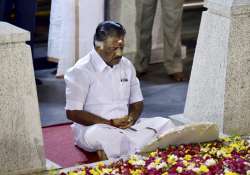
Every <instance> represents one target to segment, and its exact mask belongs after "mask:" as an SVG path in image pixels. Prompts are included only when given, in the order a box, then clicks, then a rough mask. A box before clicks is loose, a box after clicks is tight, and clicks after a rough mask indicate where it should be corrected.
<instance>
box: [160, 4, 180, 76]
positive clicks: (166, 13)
mask: <svg viewBox="0 0 250 175" xmlns="http://www.w3.org/2000/svg"><path fill="white" fill-rule="evenodd" d="M161 3H162V25H163V36H164V37H163V38H164V66H165V68H166V70H167V73H168V74H169V75H170V74H175V73H182V72H183V65H182V59H181V27H182V12H183V3H184V1H183V0H174V1H173V0H161Z"/></svg>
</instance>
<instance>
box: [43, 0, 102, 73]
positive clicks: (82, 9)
mask: <svg viewBox="0 0 250 175" xmlns="http://www.w3.org/2000/svg"><path fill="white" fill-rule="evenodd" d="M51 3H52V4H51V16H50V28H49V40H48V58H49V59H50V60H54V61H58V69H57V77H62V76H63V75H64V73H65V72H66V71H67V69H68V68H70V67H71V66H73V65H74V64H75V62H76V60H78V59H79V58H81V57H83V56H84V55H86V54H87V53H88V52H89V51H90V50H91V49H92V47H93V36H94V32H95V29H96V26H97V25H98V24H99V23H100V22H101V21H103V19H104V0H91V1H90V0H52V2H51ZM78 15H79V17H78ZM78 19H79V20H78ZM76 27H77V28H76ZM78 48H79V49H78ZM76 52H79V53H76ZM77 57H79V58H77Z"/></svg>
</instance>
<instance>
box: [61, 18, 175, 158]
mask: <svg viewBox="0 0 250 175" xmlns="http://www.w3.org/2000/svg"><path fill="white" fill-rule="evenodd" d="M125 33H126V31H125V29H124V28H123V26H122V25H121V24H119V23H116V22H114V21H104V22H102V23H100V24H99V25H98V26H97V28H96V32H95V35H94V49H93V50H92V51H90V52H89V54H87V55H86V56H85V57H83V58H81V59H80V60H79V61H78V62H77V63H76V64H75V65H74V66H73V67H72V68H70V69H69V71H68V72H67V73H66V75H65V82H66V107H65V108H66V113H67V116H68V118H69V119H70V120H72V121H74V124H73V125H72V129H73V133H74V136H75V143H76V144H77V145H78V146H79V147H81V148H83V149H84V150H87V151H97V152H99V153H105V154H106V156H107V157H108V158H116V157H120V156H121V155H127V154H131V153H135V152H136V151H139V150H140V148H141V147H142V146H144V145H145V144H147V142H148V141H149V140H150V139H152V138H153V137H155V136H156V135H157V134H160V133H161V132H163V131H164V130H166V129H169V128H170V127H173V126H174V125H173V124H172V123H171V121H170V120H168V119H165V118H161V117H156V118H148V119H139V120H138V118H139V116H140V114H141V112H142V109H143V97H142V93H141V89H140V84H139V81H138V79H137V77H136V72H135V69H134V67H133V65H132V63H131V62H130V61H129V60H128V59H127V58H125V57H123V56H122V54H123V48H124V37H125ZM100 155H104V154H100ZM100 157H101V158H103V156H100Z"/></svg>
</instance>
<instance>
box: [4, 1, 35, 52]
mask: <svg viewBox="0 0 250 175" xmlns="http://www.w3.org/2000/svg"><path fill="white" fill-rule="evenodd" d="M13 7H14V12H15V16H16V17H15V20H14V21H13V20H11V18H10V15H11V12H12V10H13ZM36 8H37V2H36V0H0V21H6V22H9V23H11V24H13V25H16V26H18V27H20V28H23V29H25V30H28V31H30V35H31V40H30V42H27V43H28V44H29V45H30V46H31V50H32V55H33V45H34V44H33V43H34V32H35V24H36V23H35V22H36V16H35V13H36Z"/></svg>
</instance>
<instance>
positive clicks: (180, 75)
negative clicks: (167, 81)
mask: <svg viewBox="0 0 250 175" xmlns="http://www.w3.org/2000/svg"><path fill="white" fill-rule="evenodd" d="M168 76H169V77H170V78H171V79H172V80H174V81H177V82H180V81H186V80H187V78H186V77H185V75H184V73H183V72H176V73H173V74H169V75H168Z"/></svg>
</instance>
